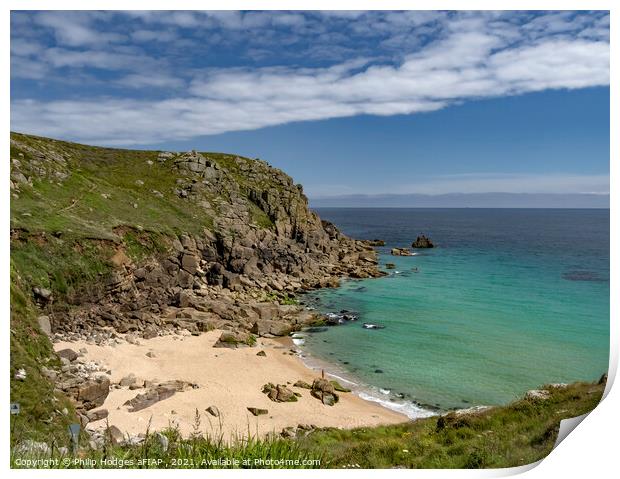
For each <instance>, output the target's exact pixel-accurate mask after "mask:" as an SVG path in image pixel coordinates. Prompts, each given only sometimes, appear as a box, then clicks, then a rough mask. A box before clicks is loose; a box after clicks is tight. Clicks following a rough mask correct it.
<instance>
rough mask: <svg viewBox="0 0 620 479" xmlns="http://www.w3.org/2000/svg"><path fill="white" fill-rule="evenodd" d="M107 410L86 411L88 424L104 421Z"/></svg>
mask: <svg viewBox="0 0 620 479" xmlns="http://www.w3.org/2000/svg"><path fill="white" fill-rule="evenodd" d="M108 414H109V413H108V410H107V409H96V410H94V411H88V412H87V413H86V417H87V418H88V420H89V421H90V422H95V421H100V420H101V419H105V418H106V417H108Z"/></svg>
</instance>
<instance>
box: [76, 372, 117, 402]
mask: <svg viewBox="0 0 620 479" xmlns="http://www.w3.org/2000/svg"><path fill="white" fill-rule="evenodd" d="M109 393H110V380H109V379H107V378H99V379H96V380H90V381H87V382H86V383H83V384H81V385H80V387H79V388H78V390H77V396H76V399H77V400H78V401H79V402H81V403H82V405H83V407H84V409H86V410H89V409H94V408H96V407H99V406H101V405H102V404H103V403H104V401H105V400H106V398H107V397H108V394H109Z"/></svg>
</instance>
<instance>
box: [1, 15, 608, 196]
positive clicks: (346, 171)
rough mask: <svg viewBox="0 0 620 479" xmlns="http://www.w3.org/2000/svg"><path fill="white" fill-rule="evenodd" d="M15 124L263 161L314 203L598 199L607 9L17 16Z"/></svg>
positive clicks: (602, 180) (604, 148)
mask: <svg viewBox="0 0 620 479" xmlns="http://www.w3.org/2000/svg"><path fill="white" fill-rule="evenodd" d="M11 129H12V130H14V131H20V132H25V133H32V134H38V135H43V136H49V137H53V138H60V139H66V140H71V141H78V142H83V143H89V144H97V145H105V146H118V147H126V148H150V149H161V150H176V151H181V150H188V149H197V150H201V151H224V152H230V153H236V154H241V155H244V156H249V157H258V158H261V159H264V160H266V161H268V162H269V163H270V164H272V165H274V166H276V167H278V168H281V169H283V170H284V171H286V172H287V173H288V174H290V175H291V176H293V178H294V179H295V181H297V182H300V183H302V184H303V185H304V190H305V192H306V194H307V195H308V196H309V197H310V198H311V199H316V200H318V199H325V198H330V197H335V196H345V197H348V198H349V199H350V198H351V197H355V195H370V196H374V195H376V198H377V201H379V198H380V197H384V196H385V195H386V194H389V195H403V198H404V197H405V196H407V195H408V196H409V197H410V198H413V197H414V196H415V195H450V194H453V193H465V194H479V193H498V192H499V193H511V194H519V193H528V194H538V195H539V194H556V195H566V194H569V195H579V194H586V195H587V196H588V197H591V196H592V195H605V194H607V193H608V192H609V15H608V13H607V12H467V11H459V12H433V11H418V12H416V11H406V12H389V11H388V12H347V11H345V12H342V11H340V12H335V11H330V12H300V11H292V12H258V11H252V12H226V11H224V12H221V11H220V12H191V11H173V12H148V11H145V12H138V11H132V12H109V11H106V12H92V11H80V12H13V13H12V14H11ZM484 197H485V198H490V199H489V201H490V202H492V201H493V199H492V197H489V196H488V195H486V196H484ZM505 197H506V196H504V197H503V198H505ZM444 198H445V196H444ZM537 198H539V200H538V201H540V202H541V203H540V204H541V205H543V206H544V203H545V200H544V198H543V197H542V196H537Z"/></svg>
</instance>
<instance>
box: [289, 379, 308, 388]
mask: <svg viewBox="0 0 620 479" xmlns="http://www.w3.org/2000/svg"><path fill="white" fill-rule="evenodd" d="M293 387H296V388H302V389H312V386H311V385H310V384H308V383H307V382H306V381H302V380H301V379H300V380H299V381H297V382H296V383H295V384H293Z"/></svg>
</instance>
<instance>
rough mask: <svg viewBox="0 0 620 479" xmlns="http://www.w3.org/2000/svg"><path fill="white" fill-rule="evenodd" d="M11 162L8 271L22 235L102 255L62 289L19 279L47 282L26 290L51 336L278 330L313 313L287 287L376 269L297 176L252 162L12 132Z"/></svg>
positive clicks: (368, 251)
mask: <svg viewBox="0 0 620 479" xmlns="http://www.w3.org/2000/svg"><path fill="white" fill-rule="evenodd" d="M11 162H12V166H11V168H12V171H11V189H12V194H13V200H12V235H13V241H12V246H13V248H14V251H15V252H17V253H18V254H17V255H16V269H17V270H18V272H19V270H20V268H21V266H22V265H21V263H20V260H21V261H23V260H24V258H23V257H22V254H23V253H24V251H26V250H27V249H28V248H32V247H34V248H40V249H43V250H46V249H49V251H50V254H52V255H53V254H55V253H54V252H58V251H59V249H60V250H61V249H62V248H63V247H65V248H72V249H74V250H75V249H76V248H77V250H78V252H79V250H80V249H82V250H85V249H87V248H91V246H92V245H93V244H96V245H98V246H97V247H96V250H97V252H96V253H94V255H95V256H97V255H98V256H101V258H99V259H101V260H102V261H103V262H104V263H106V264H107V265H109V270H106V271H105V272H99V273H98V275H97V276H96V277H95V278H94V280H93V278H92V277H91V278H90V279H89V280H86V279H85V280H84V282H85V283H87V282H90V284H89V285H88V287H83V288H80V286H79V285H75V284H74V285H73V288H72V290H71V292H69V293H67V292H66V291H65V292H64V293H63V292H62V291H54V286H55V283H54V281H53V280H49V281H45V277H46V276H47V277H48V278H50V277H52V278H53V277H54V275H55V274H57V272H56V271H47V272H45V273H46V274H43V275H42V274H37V273H34V274H32V275H30V276H29V277H28V278H27V279H28V282H29V283H30V284H31V286H32V287H38V288H43V289H49V290H50V293H51V294H50V295H49V296H48V297H42V296H41V295H34V296H36V297H34V296H33V298H34V299H36V300H37V302H38V305H39V307H40V308H41V310H42V313H45V314H46V315H47V316H48V317H49V318H50V322H51V327H52V331H53V333H54V334H56V335H58V336H64V337H67V336H69V337H73V338H75V336H76V335H77V336H80V337H83V336H87V337H89V338H91V339H94V340H96V341H106V340H109V339H110V338H111V337H113V336H114V334H115V333H116V332H119V333H126V332H135V333H136V334H137V335H142V336H145V337H152V336H154V335H157V334H161V332H165V331H167V330H173V329H175V330H178V329H187V330H189V331H190V332H192V333H198V332H200V331H205V330H209V329H213V328H221V329H228V330H231V331H232V332H233V333H238V334H239V337H245V336H243V335H244V334H246V333H248V332H251V333H253V334H257V335H283V334H287V333H288V332H289V331H291V330H293V329H296V328H298V327H300V326H301V325H303V324H307V323H309V322H312V321H313V320H314V319H315V317H314V314H313V313H312V312H310V311H306V310H304V309H303V308H301V307H300V306H297V305H295V304H282V303H294V301H293V300H292V298H293V296H294V295H295V293H299V292H301V291H304V290H308V289H312V288H319V287H328V286H335V285H337V284H338V280H339V278H341V277H343V276H344V277H347V276H348V277H355V278H364V277H371V276H378V275H380V274H381V273H380V272H379V271H378V269H377V260H376V253H375V252H374V250H373V249H372V247H371V246H369V245H368V244H367V243H366V242H363V241H356V240H354V239H351V238H348V237H346V236H344V235H343V234H341V233H340V232H339V231H338V229H337V228H336V227H335V226H334V225H332V224H330V223H328V222H325V221H321V219H320V218H319V217H318V215H317V214H316V213H314V212H312V211H311V210H310V209H309V208H308V201H307V198H306V196H305V195H304V194H303V190H302V187H301V185H296V184H294V183H293V181H292V179H291V178H290V177H289V176H287V175H286V174H285V173H283V172H282V171H280V170H277V169H275V168H272V167H270V166H269V165H268V164H267V163H265V162H263V161H260V160H251V159H248V158H241V157H238V156H233V155H222V154H208V153H198V152H195V151H191V152H188V153H172V152H135V151H128V150H112V149H102V148H94V147H87V146H83V145H76V144H71V143H64V142H58V141H54V140H49V139H42V138H37V137H30V136H25V135H17V134H13V135H12V137H11ZM154 238H155V239H154ZM59 242H60V243H59ZM152 243H156V244H155V246H153V244H152ZM89 251H90V250H89ZM59 259H60V260H62V259H61V258H59ZM50 264H52V266H50V269H54V268H55V267H56V266H57V264H56V263H55V262H51V263H50ZM43 266H44V267H45V265H43ZM21 269H24V270H27V268H26V267H24V268H21ZM39 273H40V272H39ZM73 273H76V272H73ZM77 273H79V272H77ZM24 274H26V275H27V272H26V271H24ZM33 276H38V277H33ZM76 277H77V278H79V277H80V275H79V274H76ZM240 342H243V341H240Z"/></svg>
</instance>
